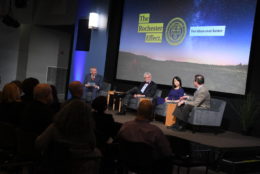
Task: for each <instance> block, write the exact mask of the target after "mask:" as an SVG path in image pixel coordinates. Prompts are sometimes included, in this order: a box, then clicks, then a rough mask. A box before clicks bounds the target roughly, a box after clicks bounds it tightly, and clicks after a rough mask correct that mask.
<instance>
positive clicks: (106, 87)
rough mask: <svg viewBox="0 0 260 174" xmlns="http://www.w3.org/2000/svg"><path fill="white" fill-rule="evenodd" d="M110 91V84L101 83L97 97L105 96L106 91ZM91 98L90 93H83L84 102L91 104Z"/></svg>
mask: <svg viewBox="0 0 260 174" xmlns="http://www.w3.org/2000/svg"><path fill="white" fill-rule="evenodd" d="M110 89H111V84H110V83H107V82H103V83H102V85H101V88H100V90H99V91H98V94H97V96H107V93H108V91H109V90H110ZM91 96H92V92H90V91H89V92H85V95H84V97H85V101H86V102H91Z"/></svg>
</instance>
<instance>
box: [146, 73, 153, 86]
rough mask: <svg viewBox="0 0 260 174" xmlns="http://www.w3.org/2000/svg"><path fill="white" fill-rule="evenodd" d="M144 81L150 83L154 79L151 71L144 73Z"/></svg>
mask: <svg viewBox="0 0 260 174" xmlns="http://www.w3.org/2000/svg"><path fill="white" fill-rule="evenodd" d="M144 81H145V82H146V83H150V82H151V81H152V74H151V73H149V72H145V73H144Z"/></svg>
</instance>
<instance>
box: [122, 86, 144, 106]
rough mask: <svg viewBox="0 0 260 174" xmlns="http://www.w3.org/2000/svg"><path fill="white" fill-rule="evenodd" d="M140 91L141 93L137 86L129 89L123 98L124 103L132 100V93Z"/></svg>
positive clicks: (126, 103)
mask: <svg viewBox="0 0 260 174" xmlns="http://www.w3.org/2000/svg"><path fill="white" fill-rule="evenodd" d="M138 93H140V92H139V90H138V88H137V87H133V88H132V89H130V90H128V91H127V92H126V95H125V96H124V98H123V105H125V106H127V105H128V103H129V101H130V99H131V98H132V95H133V94H138Z"/></svg>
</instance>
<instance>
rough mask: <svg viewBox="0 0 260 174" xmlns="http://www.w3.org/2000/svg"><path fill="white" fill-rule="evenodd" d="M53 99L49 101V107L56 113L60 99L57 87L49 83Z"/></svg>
mask: <svg viewBox="0 0 260 174" xmlns="http://www.w3.org/2000/svg"><path fill="white" fill-rule="evenodd" d="M51 91H52V97H53V101H52V103H51V108H52V110H53V112H54V113H57V112H58V111H59V110H60V101H59V98H58V93H57V89H56V87H55V86H54V85H51Z"/></svg>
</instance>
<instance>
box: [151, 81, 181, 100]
mask: <svg viewBox="0 0 260 174" xmlns="http://www.w3.org/2000/svg"><path fill="white" fill-rule="evenodd" d="M182 96H184V90H183V88H182V83H181V79H180V77H178V76H175V77H173V79H172V89H171V90H170V92H169V94H168V96H167V97H165V99H164V98H161V97H158V98H157V103H156V104H163V103H164V102H179V99H180V98H181V97H182Z"/></svg>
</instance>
